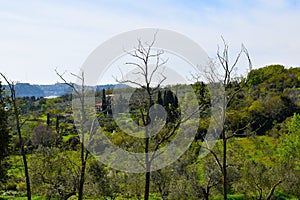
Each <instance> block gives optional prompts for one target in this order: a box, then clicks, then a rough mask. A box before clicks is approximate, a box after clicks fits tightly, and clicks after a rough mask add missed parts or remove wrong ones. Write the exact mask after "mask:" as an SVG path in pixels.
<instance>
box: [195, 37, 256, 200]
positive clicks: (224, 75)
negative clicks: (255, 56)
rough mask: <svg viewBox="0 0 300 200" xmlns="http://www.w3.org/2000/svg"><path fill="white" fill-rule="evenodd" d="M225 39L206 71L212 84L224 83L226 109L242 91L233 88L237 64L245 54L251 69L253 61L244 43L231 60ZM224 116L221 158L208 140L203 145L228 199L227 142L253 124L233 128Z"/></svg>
mask: <svg viewBox="0 0 300 200" xmlns="http://www.w3.org/2000/svg"><path fill="white" fill-rule="evenodd" d="M222 41H223V49H222V50H221V49H220V47H219V46H218V50H217V59H216V61H212V62H211V63H210V65H209V67H210V71H208V72H206V78H207V79H208V81H209V82H210V84H214V83H222V84H223V85H224V87H225V95H224V99H223V101H224V107H225V109H226V108H227V107H228V106H229V105H230V103H231V102H232V100H233V99H234V97H235V96H236V94H238V93H239V92H241V88H239V89H236V90H233V88H232V85H233V82H234V78H235V77H234V73H235V70H236V69H237V64H238V62H239V60H240V58H241V56H242V55H243V54H244V55H245V56H246V58H247V60H248V64H249V69H250V70H251V69H252V63H251V59H250V55H249V52H248V50H247V49H246V48H245V46H244V45H243V44H242V46H241V49H240V51H239V52H238V54H237V56H236V57H235V59H234V61H233V63H232V64H231V62H230V57H229V46H228V44H227V43H226V41H225V40H224V38H223V37H222ZM217 65H219V66H220V67H221V73H218V69H217V68H216V66H217ZM193 78H194V79H196V80H199V78H200V75H194V76H193ZM222 115H223V116H222V117H221V119H223V120H224V121H223V122H219V123H223V124H224V128H223V130H222V132H221V140H222V157H221V158H220V157H219V156H218V154H217V153H216V152H215V151H214V150H213V149H211V148H210V147H209V145H206V141H204V142H203V143H202V144H203V147H204V148H206V149H207V150H208V151H209V152H210V153H211V154H212V156H213V157H214V159H215V161H216V163H217V166H218V168H219V169H220V171H221V174H222V179H223V180H222V185H223V198H224V200H226V199H227V193H228V185H229V183H228V177H227V176H228V174H227V168H228V164H227V142H228V140H229V139H230V138H232V137H235V136H237V135H241V132H242V131H244V130H246V129H247V128H248V126H249V125H250V124H251V122H249V123H248V124H247V125H246V126H244V127H242V128H239V129H237V130H232V129H231V127H230V126H229V124H228V121H227V119H226V112H222Z"/></svg>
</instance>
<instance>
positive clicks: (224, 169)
mask: <svg viewBox="0 0 300 200" xmlns="http://www.w3.org/2000/svg"><path fill="white" fill-rule="evenodd" d="M222 139H223V199H224V200H227V162H226V161H227V139H226V135H225V130H223V132H222Z"/></svg>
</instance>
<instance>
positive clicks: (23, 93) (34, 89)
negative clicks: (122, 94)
mask: <svg viewBox="0 0 300 200" xmlns="http://www.w3.org/2000/svg"><path fill="white" fill-rule="evenodd" d="M113 87H125V85H121V84H107V85H97V86H88V87H87V89H88V90H95V89H96V91H100V90H102V89H110V88H113ZM4 88H5V90H8V89H9V87H8V86H7V85H4ZM15 89H16V95H17V97H32V96H35V97H36V98H38V97H49V96H62V95H64V94H71V93H72V90H71V88H70V87H69V86H68V85H66V84H63V83H56V84H52V85H38V84H29V83H17V84H16V85H15Z"/></svg>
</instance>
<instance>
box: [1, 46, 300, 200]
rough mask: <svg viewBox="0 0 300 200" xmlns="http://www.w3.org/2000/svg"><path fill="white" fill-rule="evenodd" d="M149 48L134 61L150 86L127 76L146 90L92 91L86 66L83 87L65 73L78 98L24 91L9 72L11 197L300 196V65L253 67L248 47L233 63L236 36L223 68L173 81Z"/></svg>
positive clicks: (4, 126) (6, 159) (6, 113)
mask: <svg viewBox="0 0 300 200" xmlns="http://www.w3.org/2000/svg"><path fill="white" fill-rule="evenodd" d="M145 44H146V45H148V46H143V43H141V42H140V41H139V45H138V46H137V48H136V51H135V52H128V54H129V56H132V57H134V58H135V60H134V61H133V62H128V63H127V64H129V65H134V66H137V69H138V70H139V71H137V72H134V73H135V74H136V75H141V76H142V77H143V78H144V80H145V82H144V83H140V82H137V81H133V80H134V79H130V78H126V77H121V78H120V79H116V81H117V82H118V83H119V84H124V85H126V84H128V85H130V84H131V85H135V87H118V88H110V89H102V90H96V91H91V90H89V89H88V88H89V87H87V86H86V85H85V82H84V80H85V76H84V72H82V73H81V74H79V75H74V76H76V78H78V79H79V80H81V85H80V84H74V83H71V82H68V81H67V80H66V79H65V77H64V74H61V73H59V72H58V71H56V74H57V76H58V78H60V80H61V82H62V83H63V84H65V85H66V86H68V87H69V89H70V90H72V91H73V93H72V95H71V94H65V95H62V96H59V97H56V98H50V99H47V98H42V97H40V98H36V97H35V96H32V97H18V96H17V95H16V90H15V83H14V82H12V81H10V80H9V79H8V78H7V77H6V76H5V75H4V74H2V73H0V75H1V85H0V93H1V95H0V106H1V107H0V148H1V149H0V199H19V200H21V199H28V200H31V199H36V200H37V199H47V200H50V199H61V200H66V199H78V200H82V199H145V200H148V199H164V200H165V199H206V200H207V199H225V200H226V199H259V200H262V199H266V200H270V199H298V198H299V197H300V157H299V155H300V114H299V111H300V100H299V88H300V68H293V67H285V66H283V65H268V66H265V67H262V68H258V69H252V67H251V60H250V57H249V54H248V52H247V50H246V49H245V48H244V47H243V46H242V49H241V51H240V53H239V54H238V56H237V58H236V61H235V62H234V63H233V64H231V63H230V62H229V59H228V46H227V45H226V43H225V42H224V51H223V52H219V51H218V53H217V60H218V61H219V64H220V67H221V69H223V75H218V74H217V72H216V70H215V69H214V68H213V66H214V65H211V71H210V72H209V73H208V74H205V75H206V78H207V79H206V81H204V79H201V74H193V75H192V79H193V80H194V81H193V83H191V84H175V85H163V84H162V83H163V82H164V80H165V79H167V76H166V75H164V74H162V73H160V71H159V67H161V66H163V65H164V64H165V63H166V60H163V59H161V58H162V57H161V56H162V54H163V53H164V52H163V51H153V50H152V45H153V44H154V41H153V42H152V43H150V44H148V43H145ZM242 54H245V55H246V57H247V58H248V61H249V66H250V71H249V73H248V74H247V75H246V76H245V77H239V76H235V75H234V74H233V72H234V69H235V67H236V64H237V62H238V60H239V58H240V56H241V55H242ZM151 59H154V63H155V65H154V67H153V68H150V67H149V66H150V61H151ZM140 63H141V64H140ZM156 74H158V75H157V76H158V77H159V79H158V80H159V81H158V82H156V84H154V85H153V82H152V81H153V79H152V78H153V77H154V76H155V75H156ZM3 85H5V88H6V89H4V87H3Z"/></svg>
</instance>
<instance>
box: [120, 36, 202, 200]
mask: <svg viewBox="0 0 300 200" xmlns="http://www.w3.org/2000/svg"><path fill="white" fill-rule="evenodd" d="M155 40H156V34H155V35H154V38H153V40H152V41H151V42H150V43H148V42H142V41H141V40H140V39H138V45H137V47H136V48H135V49H134V50H133V51H128V52H127V54H128V55H129V56H130V57H131V58H133V59H134V61H132V62H127V63H125V64H126V65H129V66H133V67H135V68H136V70H135V71H133V74H134V75H136V76H135V78H136V77H138V78H136V79H134V78H128V77H126V76H124V75H123V73H122V71H121V73H122V74H121V78H115V79H116V81H117V82H118V83H121V84H129V85H134V86H135V87H138V88H139V89H138V90H137V91H143V94H144V95H143V96H142V97H141V100H138V101H136V100H135V102H137V107H136V111H137V112H138V113H139V115H138V117H137V123H138V125H139V126H141V127H144V128H145V129H144V137H143V139H142V141H143V152H144V154H145V158H144V163H143V166H145V190H144V199H145V200H148V199H149V193H150V179H151V171H152V167H153V166H152V165H153V162H154V160H155V158H157V156H159V153H157V152H158V151H157V150H159V149H160V148H161V147H162V146H163V145H164V144H166V143H167V142H169V141H170V140H171V139H172V138H173V137H174V135H176V133H177V131H178V129H179V127H180V125H182V124H183V123H184V122H186V121H187V120H188V119H189V117H186V118H185V119H184V117H182V116H180V114H179V112H177V111H178V110H177V109H179V108H178V107H177V108H176V106H174V107H172V106H171V108H170V109H169V113H168V114H167V115H168V116H169V115H172V117H169V119H170V118H172V120H168V116H167V119H166V124H165V125H164V126H163V128H162V129H161V130H160V131H159V133H158V134H156V135H153V130H152V128H153V127H152V126H148V125H149V124H151V120H155V118H153V116H151V115H153V113H151V112H152V111H151V109H152V108H153V107H155V106H156V105H154V104H155V102H156V99H155V98H158V93H159V92H158V91H159V90H162V87H161V85H162V83H163V82H164V81H165V80H166V79H167V77H166V76H165V75H164V74H163V69H164V66H165V64H166V63H167V61H168V59H163V54H164V51H163V50H156V49H155V48H154V43H155ZM166 92H167V93H168V95H170V96H172V95H174V94H172V92H171V91H166ZM174 96H175V95H174ZM176 98H177V97H176V96H175V97H174V99H175V101H176ZM177 103H178V102H177ZM175 104H176V103H175ZM168 106H169V105H165V110H167V112H168V109H166V108H167V107H168ZM198 111H199V110H197V111H195V113H197V112H198ZM170 113H172V114H170ZM160 119H161V118H160ZM155 128H156V127H155ZM155 128H153V129H155ZM150 152H151V153H150Z"/></svg>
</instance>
